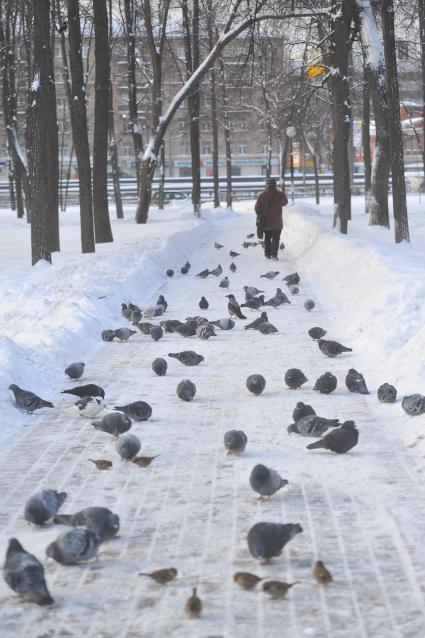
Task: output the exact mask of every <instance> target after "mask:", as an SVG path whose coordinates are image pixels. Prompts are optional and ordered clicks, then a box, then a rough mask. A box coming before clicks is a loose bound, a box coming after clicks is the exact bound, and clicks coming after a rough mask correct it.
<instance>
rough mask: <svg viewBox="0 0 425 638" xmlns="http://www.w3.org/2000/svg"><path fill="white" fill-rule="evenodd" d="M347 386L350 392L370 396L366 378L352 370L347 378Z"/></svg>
mask: <svg viewBox="0 0 425 638" xmlns="http://www.w3.org/2000/svg"><path fill="white" fill-rule="evenodd" d="M345 385H346V386H347V388H348V390H349V391H350V392H358V393H359V394H369V390H368V389H367V387H366V381H365V380H364V376H363V375H362V374H360V372H357V371H356V370H354V368H351V370H349V371H348V373H347V376H346V377H345Z"/></svg>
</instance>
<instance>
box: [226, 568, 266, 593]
mask: <svg viewBox="0 0 425 638" xmlns="http://www.w3.org/2000/svg"><path fill="white" fill-rule="evenodd" d="M233 580H234V581H235V583H237V584H238V585H239V587H242V589H245V590H246V591H251V589H254V587H255V586H256V585H257V584H258V583H259V582H260V580H263V579H262V578H260V577H259V576H256V575H255V574H250V573H249V572H236V573H235V574H234V575H233Z"/></svg>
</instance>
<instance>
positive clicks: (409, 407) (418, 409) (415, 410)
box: [401, 394, 425, 416]
mask: <svg viewBox="0 0 425 638" xmlns="http://www.w3.org/2000/svg"><path fill="white" fill-rule="evenodd" d="M401 407H402V408H403V410H404V411H405V412H406V414H408V415H409V416H418V415H419V414H423V413H424V412H425V397H424V396H423V395H422V394H410V395H409V396H407V397H404V399H403V401H402V402H401Z"/></svg>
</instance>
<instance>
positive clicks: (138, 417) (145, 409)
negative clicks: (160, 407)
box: [114, 401, 152, 421]
mask: <svg viewBox="0 0 425 638" xmlns="http://www.w3.org/2000/svg"><path fill="white" fill-rule="evenodd" d="M114 410H118V411H119V412H124V414H126V415H127V416H129V417H130V419H133V420H134V421H147V420H148V419H149V418H150V417H151V416H152V408H151V406H150V405H149V403H146V402H145V401H134V402H133V403H128V404H127V405H121V406H120V405H116V406H115V407H114Z"/></svg>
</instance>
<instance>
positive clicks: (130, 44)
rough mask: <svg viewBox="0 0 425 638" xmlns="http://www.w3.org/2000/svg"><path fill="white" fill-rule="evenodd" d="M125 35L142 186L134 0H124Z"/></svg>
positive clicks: (131, 120)
mask: <svg viewBox="0 0 425 638" xmlns="http://www.w3.org/2000/svg"><path fill="white" fill-rule="evenodd" d="M124 16H125V37H126V41H127V82H128V123H129V128H130V132H131V137H132V140H133V148H134V158H135V161H136V175H137V185H138V187H140V173H141V167H142V154H143V136H142V126H141V124H140V122H139V114H138V107H137V82H136V36H135V33H134V30H135V26H136V24H135V15H134V3H133V0H124Z"/></svg>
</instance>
